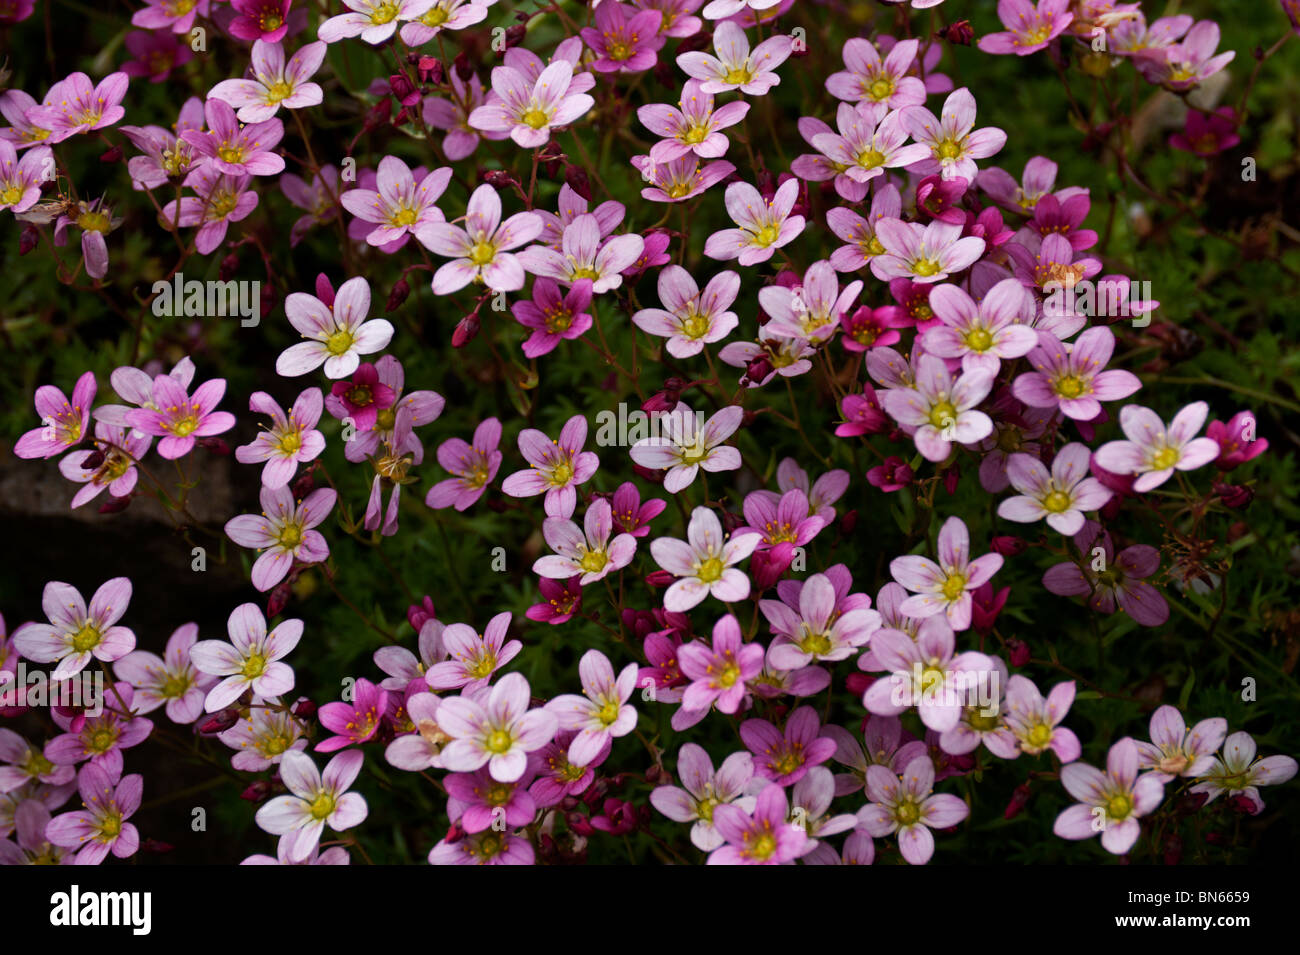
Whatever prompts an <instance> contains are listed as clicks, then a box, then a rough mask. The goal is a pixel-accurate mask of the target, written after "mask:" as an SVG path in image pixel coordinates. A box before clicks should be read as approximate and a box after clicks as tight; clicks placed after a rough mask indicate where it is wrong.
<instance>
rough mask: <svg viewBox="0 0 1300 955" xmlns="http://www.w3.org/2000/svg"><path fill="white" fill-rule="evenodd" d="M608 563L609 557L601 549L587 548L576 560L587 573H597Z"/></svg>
mask: <svg viewBox="0 0 1300 955" xmlns="http://www.w3.org/2000/svg"><path fill="white" fill-rule="evenodd" d="M608 563H609V557H607V556H606V555H605V552H604V551H603V550H589V551H587V553H585V554H583V555H582V560H580V561H578V566H579V567H581V568H582V569H583V570H585V571H586V572H587V573H589V574H595V573H599V572H600V571H601V570H603V569H604V568H605V565H606V564H608Z"/></svg>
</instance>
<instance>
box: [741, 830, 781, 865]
mask: <svg viewBox="0 0 1300 955" xmlns="http://www.w3.org/2000/svg"><path fill="white" fill-rule="evenodd" d="M746 841H747V842H748V843H749V845H748V848H747V849H746V852H747V853H748V854H749V855H750V856H752V857H753V858H755V859H770V858H771V857H772V854H773V853H774V852H776V837H775V836H774V835H772V833H771V832H767V831H764V832H763V833H762V834H760V835H758V836H750V837H746Z"/></svg>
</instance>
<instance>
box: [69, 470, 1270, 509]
mask: <svg viewBox="0 0 1300 955" xmlns="http://www.w3.org/2000/svg"><path fill="white" fill-rule="evenodd" d="M82 466H83V467H85V465H82ZM1213 487H1214V493H1215V494H1217V495H1219V500H1221V501H1222V502H1223V506H1224V507H1227V508H1230V509H1232V510H1234V511H1244V510H1245V509H1246V508H1247V507H1249V506H1250V502H1251V501H1253V500H1254V499H1255V489H1254V488H1253V487H1248V486H1246V485H1244V484H1220V483H1219V482H1218V481H1215V482H1214V484H1213Z"/></svg>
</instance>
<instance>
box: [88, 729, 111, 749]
mask: <svg viewBox="0 0 1300 955" xmlns="http://www.w3.org/2000/svg"><path fill="white" fill-rule="evenodd" d="M115 742H117V730H114V729H109V728H108V727H105V728H103V729H98V730H95V732H93V733H91V734H90V738H89V739H88V740H86V749H88V750H90V751H91V752H92V753H107V752H108V751H109V750H110V749H112V748H113V744H114V743H115Z"/></svg>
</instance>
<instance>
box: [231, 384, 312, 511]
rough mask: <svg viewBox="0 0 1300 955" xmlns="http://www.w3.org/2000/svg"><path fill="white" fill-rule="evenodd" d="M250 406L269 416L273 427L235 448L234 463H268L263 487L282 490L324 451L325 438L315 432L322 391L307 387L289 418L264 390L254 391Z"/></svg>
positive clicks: (251, 408)
mask: <svg viewBox="0 0 1300 955" xmlns="http://www.w3.org/2000/svg"><path fill="white" fill-rule="evenodd" d="M248 407H249V410H251V411H256V412H259V413H261V414H264V415H269V416H270V418H271V426H270V427H269V428H267V430H265V431H263V432H261V433H260V434H259V435H258V436H257V437H256V438H254V439H253V440H252V442H251V443H249V444H243V445H240V446H239V447H237V448H235V460H236V461H238V462H239V463H240V464H256V463H257V462H259V461H265V462H266V465H265V467H263V468H262V485H263V487H268V488H278V487H283V486H284V485H286V484H288V483H289V481H291V480H292V479H293V475H294V472H296V471H297V470H298V465H299V464H305V463H307V462H308V461H312V460H315V459H316V458H317V457H319V456H320V453H321V452H322V451H324V450H325V437H324V436H323V435H322V434H321V433H320V432H319V431H317V430H316V422H317V421H319V420H320V413H321V408H322V407H323V399H322V397H321V392H320V389H319V388H308V389H307V390H306V391H304V392H303V393H302V394H300V395H299V396H298V398H297V400H296V401H294V403H293V407H292V408H290V409H289V413H288V414H287V415H286V414H285V413H284V409H283V408H281V407H280V405H279V404H278V403H277V402H276V400H275V399H274V398H272V397H271V396H270V395H268V394H267V393H266V392H265V391H255V392H253V395H252V397H251V398H249V400H248Z"/></svg>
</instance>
